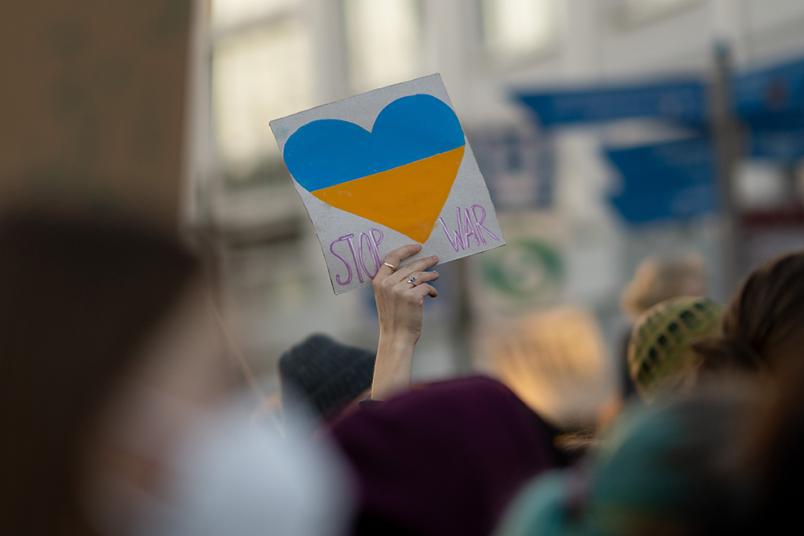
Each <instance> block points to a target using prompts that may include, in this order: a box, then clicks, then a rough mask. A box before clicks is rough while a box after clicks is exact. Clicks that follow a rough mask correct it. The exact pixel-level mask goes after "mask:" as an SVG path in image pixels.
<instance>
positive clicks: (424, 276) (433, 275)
mask: <svg viewBox="0 0 804 536" xmlns="http://www.w3.org/2000/svg"><path fill="white" fill-rule="evenodd" d="M438 276H439V273H438V272H414V273H412V274H411V275H409V276H408V278H407V279H405V281H404V282H405V283H407V282H408V279H410V278H411V277H415V278H416V285H417V286H418V285H420V284H421V283H426V282H428V281H435V280H436V279H438Z"/></svg>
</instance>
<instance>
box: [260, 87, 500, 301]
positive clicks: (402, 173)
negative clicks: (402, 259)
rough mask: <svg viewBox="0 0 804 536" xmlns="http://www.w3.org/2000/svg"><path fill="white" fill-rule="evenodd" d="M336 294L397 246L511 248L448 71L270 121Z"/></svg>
mask: <svg viewBox="0 0 804 536" xmlns="http://www.w3.org/2000/svg"><path fill="white" fill-rule="evenodd" d="M271 130H273V133H274V137H276V141H277V144H278V145H279V151H280V152H281V153H282V157H283V158H284V160H285V164H286V165H287V167H288V170H289V171H290V174H291V176H292V177H293V180H294V184H295V186H296V190H297V191H298V192H299V195H300V196H301V198H302V201H303V202H304V206H305V207H306V209H307V213H308V215H309V216H310V219H311V220H312V222H313V225H314V226H315V231H316V235H317V236H318V240H319V242H320V243H321V249H322V251H323V253H324V258H325V260H326V263H327V268H328V270H329V275H330V280H331V281H332V288H333V290H334V291H335V293H336V294H340V293H342V292H346V291H347V290H351V289H353V288H357V287H360V286H362V285H365V284H367V283H369V282H370V281H371V279H372V277H373V276H374V275H375V274H376V273H377V270H378V269H379V267H380V266H381V265H382V259H383V257H384V256H385V255H386V254H387V253H388V252H389V251H391V250H392V249H395V248H397V247H399V246H402V245H405V244H411V243H419V244H422V245H423V248H422V251H421V253H420V254H419V255H417V257H413V258H412V259H410V260H409V261H408V262H411V261H413V260H415V259H416V258H418V257H421V256H429V255H438V257H439V258H440V260H441V262H442V263H443V262H447V261H451V260H455V259H459V258H461V257H466V256H468V255H472V254H475V253H479V252H481V251H486V250H488V249H492V248H495V247H498V246H501V245H503V244H504V243H505V242H504V240H503V236H502V232H501V230H500V226H499V224H498V223H497V217H496V214H495V211H494V206H493V205H492V203H491V199H490V198H489V192H488V189H487V188H486V183H485V181H484V180H483V176H482V175H481V174H480V170H479V169H478V167H477V163H476V162H475V158H474V155H473V154H472V149H471V148H470V147H469V144H468V143H467V141H466V137H465V136H464V133H463V129H462V128H461V124H460V121H459V120H458V117H457V116H456V115H455V112H454V111H453V110H452V105H451V103H450V100H449V96H448V95H447V91H446V89H445V88H444V84H443V83H442V82H441V77H440V75H437V74H435V75H431V76H427V77H424V78H418V79H416V80H412V81H410V82H405V83H402V84H396V85H393V86H389V87H385V88H382V89H377V90H374V91H369V92H368V93H364V94H362V95H357V96H355V97H351V98H348V99H345V100H342V101H338V102H334V103H332V104H326V105H324V106H319V107H317V108H313V109H311V110H307V111H305V112H301V113H298V114H295V115H291V116H288V117H284V118H282V119H276V120H274V121H272V122H271Z"/></svg>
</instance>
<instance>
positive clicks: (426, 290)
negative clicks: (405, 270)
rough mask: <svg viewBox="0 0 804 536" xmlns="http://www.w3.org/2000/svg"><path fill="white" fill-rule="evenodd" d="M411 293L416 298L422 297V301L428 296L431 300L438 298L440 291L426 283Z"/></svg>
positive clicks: (413, 289)
mask: <svg viewBox="0 0 804 536" xmlns="http://www.w3.org/2000/svg"><path fill="white" fill-rule="evenodd" d="M411 291H412V292H413V293H414V294H415V295H416V296H420V297H421V298H422V299H424V298H425V297H426V296H430V297H431V298H437V297H438V291H437V290H436V289H435V287H433V286H431V285H428V284H427V283H424V284H422V285H418V286H416V287H414V288H412V289H411Z"/></svg>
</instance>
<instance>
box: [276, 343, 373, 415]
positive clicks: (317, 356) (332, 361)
mask: <svg viewBox="0 0 804 536" xmlns="http://www.w3.org/2000/svg"><path fill="white" fill-rule="evenodd" d="M375 357H376V356H375V355H374V354H373V353H371V352H368V351H366V350H363V349H361V348H355V347H354V346H346V345H344V344H340V343H339V342H337V341H334V340H333V339H332V338H330V337H328V336H326V335H311V336H310V337H307V338H306V339H305V340H303V341H302V342H300V343H299V344H297V345H295V346H293V347H292V348H290V349H289V350H288V351H286V352H285V353H283V354H282V356H281V357H280V358H279V379H280V381H281V383H282V399H283V400H282V402H283V404H287V403H288V398H289V397H290V398H292V396H293V395H294V394H295V395H296V396H301V397H303V399H304V400H305V402H307V404H308V405H309V406H310V407H311V408H312V409H313V410H314V411H315V413H316V415H317V416H318V417H321V418H324V419H328V418H330V417H333V416H335V415H336V414H337V413H338V412H339V411H340V410H342V409H343V408H344V407H346V406H347V405H348V404H349V403H350V402H352V401H353V400H355V399H356V398H357V397H358V396H360V394H361V393H362V392H364V391H365V390H367V389H368V388H369V387H371V379H372V376H373V375H374V359H375Z"/></svg>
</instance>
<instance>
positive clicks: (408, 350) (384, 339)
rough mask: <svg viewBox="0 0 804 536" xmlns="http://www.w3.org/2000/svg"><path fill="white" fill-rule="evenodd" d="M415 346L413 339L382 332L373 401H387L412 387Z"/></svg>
mask: <svg viewBox="0 0 804 536" xmlns="http://www.w3.org/2000/svg"><path fill="white" fill-rule="evenodd" d="M415 346H416V341H415V340H413V339H412V338H411V337H406V336H400V335H398V334H393V333H382V332H380V341H379V344H378V346H377V360H376V361H375V365H374V380H373V381H372V384H371V398H372V399H373V400H386V399H387V398H390V397H391V396H393V395H394V394H396V393H398V392H400V391H404V390H405V389H407V388H409V387H410V378H411V367H412V365H413V350H414V348H415Z"/></svg>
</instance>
